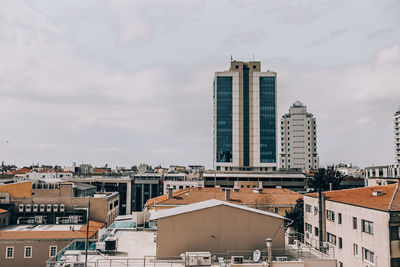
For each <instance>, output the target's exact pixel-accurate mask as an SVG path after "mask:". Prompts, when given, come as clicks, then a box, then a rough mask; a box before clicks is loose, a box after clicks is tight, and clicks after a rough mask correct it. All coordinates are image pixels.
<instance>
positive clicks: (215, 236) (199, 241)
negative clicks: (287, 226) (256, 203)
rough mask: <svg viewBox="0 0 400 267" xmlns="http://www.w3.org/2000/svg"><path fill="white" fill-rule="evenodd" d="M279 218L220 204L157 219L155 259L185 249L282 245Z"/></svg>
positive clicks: (222, 250) (219, 250)
mask: <svg viewBox="0 0 400 267" xmlns="http://www.w3.org/2000/svg"><path fill="white" fill-rule="evenodd" d="M283 223H284V220H283V219H280V218H276V217H272V216H268V215H263V214H259V213H255V212H251V211H246V210H242V209H238V208H234V207H229V206H225V205H220V206H216V207H211V208H207V209H202V210H197V211H192V212H188V213H183V214H179V215H175V216H170V217H165V218H160V219H158V227H157V252H156V255H157V258H169V257H176V256H179V255H180V254H181V253H184V252H187V251H194V252H196V251H209V252H211V253H226V252H227V251H254V250H255V249H265V247H266V244H265V239H266V238H269V237H274V238H273V248H274V249H278V248H284V237H285V231H284V228H283V227H281V226H282V224H283Z"/></svg>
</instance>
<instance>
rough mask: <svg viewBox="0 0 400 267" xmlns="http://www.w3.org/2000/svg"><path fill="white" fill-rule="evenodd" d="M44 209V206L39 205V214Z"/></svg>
mask: <svg viewBox="0 0 400 267" xmlns="http://www.w3.org/2000/svg"><path fill="white" fill-rule="evenodd" d="M44 208H45V206H44V204H40V208H39V210H40V212H44Z"/></svg>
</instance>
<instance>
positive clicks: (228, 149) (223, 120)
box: [216, 77, 233, 162]
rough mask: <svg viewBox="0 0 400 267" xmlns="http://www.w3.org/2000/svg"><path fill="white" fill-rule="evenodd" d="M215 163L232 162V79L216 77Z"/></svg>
mask: <svg viewBox="0 0 400 267" xmlns="http://www.w3.org/2000/svg"><path fill="white" fill-rule="evenodd" d="M216 86H217V88H216V103H217V107H216V109H217V110H216V124H217V125H216V149H217V151H216V153H217V155H216V157H217V158H216V161H217V162H232V153H233V151H232V77H217V85H216Z"/></svg>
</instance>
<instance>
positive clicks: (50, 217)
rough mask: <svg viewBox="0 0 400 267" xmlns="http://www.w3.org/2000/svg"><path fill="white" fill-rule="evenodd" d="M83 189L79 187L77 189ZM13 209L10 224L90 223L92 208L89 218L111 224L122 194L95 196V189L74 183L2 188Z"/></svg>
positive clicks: (26, 183)
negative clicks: (87, 221)
mask: <svg viewBox="0 0 400 267" xmlns="http://www.w3.org/2000/svg"><path fill="white" fill-rule="evenodd" d="M78 186H79V187H80V188H77V187H78ZM0 193H1V194H3V195H4V196H5V197H6V200H7V201H6V202H7V203H4V204H2V205H7V206H8V207H9V208H10V209H9V211H10V213H11V214H10V220H9V221H10V224H20V223H21V224H26V223H34V222H35V223H38V224H57V223H60V222H61V221H62V222H64V223H66V222H67V221H70V222H75V223H84V222H86V220H87V218H86V211H83V210H82V208H87V207H88V205H89V201H90V205H91V211H90V216H89V219H91V220H94V221H98V222H103V223H105V224H106V225H107V226H109V225H111V223H112V222H113V221H114V219H115V218H116V217H117V216H118V214H119V193H118V192H105V193H93V190H92V188H91V187H87V186H86V187H82V185H80V184H78V185H75V184H74V183H72V182H62V183H55V184H47V183H38V184H36V183H35V184H33V183H32V181H27V182H18V183H12V184H5V185H0Z"/></svg>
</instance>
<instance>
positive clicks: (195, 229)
mask: <svg viewBox="0 0 400 267" xmlns="http://www.w3.org/2000/svg"><path fill="white" fill-rule="evenodd" d="M134 217H135V216H120V217H118V218H117V220H116V221H115V222H114V224H113V225H112V226H111V227H110V228H108V229H106V230H104V231H101V233H99V239H98V241H97V242H96V241H92V242H93V243H94V244H95V245H96V250H95V249H94V247H92V246H90V247H89V250H90V254H89V257H88V266H107V267H117V266H146V265H149V266H165V267H166V266H168V267H171V266H173V267H184V266H198V265H202V266H232V267H239V266H242V267H243V266H248V267H260V266H271V265H268V259H270V260H271V263H272V266H275V267H276V266H282V267H293V266H296V267H317V266H318V267H336V260H335V259H334V258H332V257H331V256H332V255H329V254H324V253H322V252H319V251H315V250H314V249H311V248H310V247H305V246H303V245H301V244H294V245H290V244H288V243H286V242H285V230H284V227H283V225H284V222H285V221H286V220H285V218H284V217H282V216H279V215H277V214H274V213H270V212H265V211H261V210H257V209H253V208H248V207H245V206H241V205H236V204H232V203H228V202H224V201H219V200H215V199H213V200H207V201H203V202H199V203H195V204H191V205H187V206H182V207H177V208H173V209H168V210H162V211H157V212H151V216H150V220H151V221H152V222H156V223H155V224H154V225H155V226H156V227H155V228H151V230H150V231H149V230H146V229H145V230H144V231H135V227H136V224H135V221H134V220H133V219H134ZM266 238H272V239H271V240H270V241H268V242H266ZM107 240H108V241H107ZM105 242H109V244H110V246H108V247H109V248H108V249H107V248H106V247H107V245H105V244H104V243H105ZM112 244H114V245H112ZM269 244H270V245H271V246H270V248H271V249H270V250H268V251H269V252H268V253H267V246H268V245H269ZM84 256H85V254H84V251H83V248H82V247H81V248H79V247H78V246H76V245H75V243H74V242H73V243H71V244H69V245H68V247H66V248H64V249H62V250H60V251H59V253H58V254H57V255H56V256H54V257H52V258H51V259H49V260H48V261H47V266H49V267H54V266H68V264H70V265H71V266H80V264H83V263H84V259H85V257H84ZM193 260H194V261H193ZM240 261H241V262H242V264H239V262H240ZM243 264H245V265H243Z"/></svg>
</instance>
